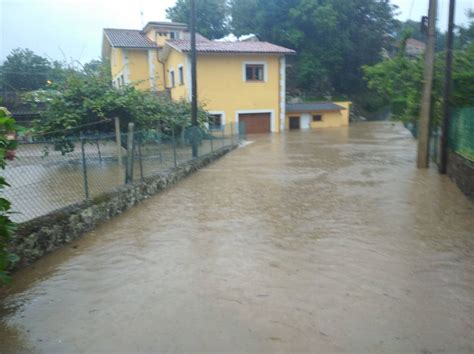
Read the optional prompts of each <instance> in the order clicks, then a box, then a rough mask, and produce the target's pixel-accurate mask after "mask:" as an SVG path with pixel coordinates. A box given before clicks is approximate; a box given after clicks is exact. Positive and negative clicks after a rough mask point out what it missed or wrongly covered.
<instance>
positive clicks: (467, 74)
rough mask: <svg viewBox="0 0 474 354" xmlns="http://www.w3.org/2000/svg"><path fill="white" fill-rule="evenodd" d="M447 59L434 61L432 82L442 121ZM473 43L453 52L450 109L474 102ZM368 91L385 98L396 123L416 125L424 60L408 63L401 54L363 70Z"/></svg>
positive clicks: (437, 114)
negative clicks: (414, 123) (399, 121)
mask: <svg viewBox="0 0 474 354" xmlns="http://www.w3.org/2000/svg"><path fill="white" fill-rule="evenodd" d="M444 56H445V53H444V52H442V53H438V54H437V55H436V60H435V69H434V71H435V72H434V82H433V91H432V92H433V98H432V102H433V118H434V122H435V123H439V122H440V121H441V119H442V102H443V101H442V92H443V91H442V90H443V78H444V63H445V61H444ZM473 56H474V43H472V44H470V46H469V47H467V48H466V49H465V50H456V51H454V60H453V72H452V77H453V93H452V96H451V101H450V105H451V106H453V107H465V106H470V105H472V102H474V61H473V60H472V58H473ZM363 70H364V73H365V78H366V80H367V82H368V87H369V88H370V89H371V90H372V93H373V94H374V95H379V96H381V97H382V98H383V100H384V102H385V103H386V104H389V105H390V106H391V107H392V113H393V115H394V118H395V119H400V120H402V121H405V122H415V121H416V120H417V119H418V116H419V110H420V101H421V91H422V85H423V59H422V58H417V59H409V58H407V57H406V56H405V54H404V53H403V52H401V53H400V54H399V55H398V56H396V57H395V58H394V59H386V60H384V61H382V62H380V63H377V64H376V65H373V66H365V67H364V68H363Z"/></svg>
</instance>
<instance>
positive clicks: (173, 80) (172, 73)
mask: <svg viewBox="0 0 474 354" xmlns="http://www.w3.org/2000/svg"><path fill="white" fill-rule="evenodd" d="M169 79H170V88H173V87H176V72H175V70H174V69H170V72H169Z"/></svg>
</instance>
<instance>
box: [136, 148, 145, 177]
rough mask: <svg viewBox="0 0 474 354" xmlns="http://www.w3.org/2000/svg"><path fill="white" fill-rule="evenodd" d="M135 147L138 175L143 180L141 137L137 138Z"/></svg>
mask: <svg viewBox="0 0 474 354" xmlns="http://www.w3.org/2000/svg"><path fill="white" fill-rule="evenodd" d="M137 148H138V163H139V166H140V177H141V178H142V181H143V179H144V177H143V161H142V142H141V139H139V140H138V143H137Z"/></svg>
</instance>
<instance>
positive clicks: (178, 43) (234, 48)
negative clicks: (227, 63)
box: [168, 39, 295, 54]
mask: <svg viewBox="0 0 474 354" xmlns="http://www.w3.org/2000/svg"><path fill="white" fill-rule="evenodd" d="M168 43H169V45H171V46H172V47H174V48H176V49H178V50H181V51H183V52H189V51H191V42H190V41H189V40H185V39H176V40H173V41H169V42H168ZM196 50H197V51H198V52H200V53H267V54H294V53H295V51H294V50H292V49H288V48H285V47H280V46H278V45H275V44H271V43H268V42H215V41H209V40H207V41H202V40H201V41H196Z"/></svg>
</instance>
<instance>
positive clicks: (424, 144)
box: [416, 0, 438, 168]
mask: <svg viewBox="0 0 474 354" xmlns="http://www.w3.org/2000/svg"><path fill="white" fill-rule="evenodd" d="M437 7H438V1H437V0H430V8H429V11H428V42H427V45H426V52H425V72H424V87H423V98H422V101H421V112H420V123H419V128H418V156H417V161H416V165H417V167H418V168H428V160H429V158H428V155H429V141H430V115H431V90H432V87H433V66H434V46H435V39H436V14H437Z"/></svg>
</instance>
